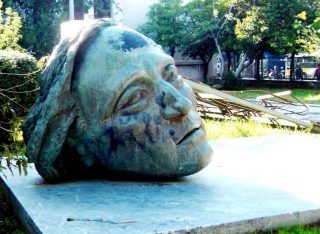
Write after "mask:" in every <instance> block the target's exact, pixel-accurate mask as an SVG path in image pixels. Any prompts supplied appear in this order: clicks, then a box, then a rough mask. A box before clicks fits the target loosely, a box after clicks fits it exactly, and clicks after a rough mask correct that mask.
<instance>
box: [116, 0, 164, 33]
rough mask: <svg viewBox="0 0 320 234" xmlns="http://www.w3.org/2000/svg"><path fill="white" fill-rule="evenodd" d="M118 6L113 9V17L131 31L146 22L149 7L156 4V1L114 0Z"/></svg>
mask: <svg viewBox="0 0 320 234" xmlns="http://www.w3.org/2000/svg"><path fill="white" fill-rule="evenodd" d="M115 2H116V3H117V4H118V5H117V6H119V8H120V9H121V10H120V11H119V9H117V6H116V7H115V8H114V9H113V17H114V19H115V20H117V21H119V22H121V23H122V24H123V25H125V26H128V27H129V28H132V29H137V27H138V26H139V24H143V23H145V22H146V21H147V13H148V11H149V7H150V6H151V5H152V4H154V3H156V2H158V0H134V1H133V0H115Z"/></svg>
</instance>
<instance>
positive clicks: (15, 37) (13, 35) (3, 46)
mask: <svg viewBox="0 0 320 234" xmlns="http://www.w3.org/2000/svg"><path fill="white" fill-rule="evenodd" d="M2 6H3V3H2V1H1V0H0V19H3V20H1V21H0V50H9V49H11V50H19V51H22V50H23V49H22V47H21V46H20V45H19V44H18V42H19V40H20V39H21V38H22V36H21V34H20V30H21V27H22V24H21V18H20V17H19V15H18V14H17V13H16V12H14V11H13V10H12V9H11V8H10V7H7V8H5V11H4V14H3V12H2V10H1V8H2Z"/></svg>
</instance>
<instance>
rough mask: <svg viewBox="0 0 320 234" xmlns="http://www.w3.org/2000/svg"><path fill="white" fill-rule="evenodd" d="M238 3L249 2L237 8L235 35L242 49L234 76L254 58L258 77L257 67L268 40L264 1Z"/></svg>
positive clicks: (238, 74) (237, 75) (258, 77)
mask: <svg viewBox="0 0 320 234" xmlns="http://www.w3.org/2000/svg"><path fill="white" fill-rule="evenodd" d="M241 1H242V0H240V1H239V2H238V3H239V4H241V5H242V6H243V4H250V6H247V8H246V9H245V8H243V7H241V9H239V10H238V14H237V17H236V25H235V28H234V30H235V35H236V37H237V39H238V40H239V41H238V42H239V45H240V48H241V51H242V59H241V61H240V63H239V66H238V68H237V70H236V72H235V76H236V77H239V76H240V73H241V71H242V70H243V68H244V67H245V66H246V64H250V62H246V60H248V59H249V61H253V59H255V66H256V67H255V75H254V76H255V78H256V79H260V74H259V67H260V60H261V59H262V57H263V53H264V51H265V50H266V49H267V47H268V45H267V40H268V27H267V25H266V22H265V20H264V15H263V11H262V9H263V7H264V1H254V2H250V1H249V2H248V1H246V2H245V3H244V2H241Z"/></svg>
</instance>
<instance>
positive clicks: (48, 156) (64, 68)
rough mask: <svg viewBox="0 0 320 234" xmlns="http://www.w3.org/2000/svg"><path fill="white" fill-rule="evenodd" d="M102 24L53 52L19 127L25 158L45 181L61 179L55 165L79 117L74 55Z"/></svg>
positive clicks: (85, 31) (87, 29) (86, 29)
mask: <svg viewBox="0 0 320 234" xmlns="http://www.w3.org/2000/svg"><path fill="white" fill-rule="evenodd" d="M104 24H106V23H105V22H101V21H97V22H96V24H92V25H90V26H89V27H87V28H85V29H83V30H82V31H81V32H79V35H76V36H75V37H73V38H72V39H65V40H64V41H62V42H61V43H60V44H59V45H58V46H57V47H56V48H55V50H54V52H53V54H52V56H51V57H50V60H49V63H48V65H47V67H46V69H45V70H44V72H43V74H42V76H41V81H40V82H41V83H40V92H41V93H40V96H39V98H38V100H37V102H36V103H35V105H34V106H33V107H32V109H31V111H30V113H29V115H28V116H27V118H26V121H25V122H24V124H23V126H22V128H23V133H24V139H25V143H26V144H27V149H26V156H27V157H28V159H29V161H30V162H34V163H35V165H36V167H37V170H38V172H39V173H40V174H41V176H43V177H44V178H45V179H46V180H47V181H56V180H58V179H59V178H60V177H61V176H62V175H61V173H62V172H61V171H59V169H58V168H57V165H55V162H56V159H57V158H58V156H59V155H60V154H61V153H62V150H63V145H64V143H65V141H66V138H67V136H68V133H69V130H70V127H71V125H72V123H73V122H74V120H75V118H76V117H77V115H78V108H77V105H76V97H75V95H74V94H73V92H72V90H71V87H72V74H73V66H74V62H75V57H76V54H77V51H78V49H79V46H80V45H81V44H82V43H83V42H84V41H85V40H87V39H88V38H90V37H91V35H94V34H95V33H96V31H97V30H98V29H99V28H100V27H99V26H101V25H104ZM109 25H110V23H109Z"/></svg>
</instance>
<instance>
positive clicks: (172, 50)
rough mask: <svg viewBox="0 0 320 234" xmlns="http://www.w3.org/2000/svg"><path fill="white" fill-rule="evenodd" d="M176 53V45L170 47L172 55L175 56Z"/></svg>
mask: <svg viewBox="0 0 320 234" xmlns="http://www.w3.org/2000/svg"><path fill="white" fill-rule="evenodd" d="M175 53H176V48H175V47H170V55H171V57H172V58H173V56H174V54H175Z"/></svg>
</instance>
